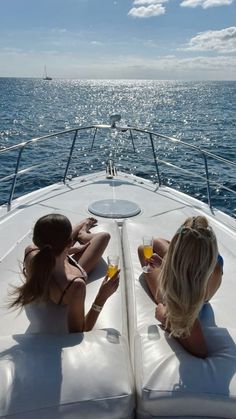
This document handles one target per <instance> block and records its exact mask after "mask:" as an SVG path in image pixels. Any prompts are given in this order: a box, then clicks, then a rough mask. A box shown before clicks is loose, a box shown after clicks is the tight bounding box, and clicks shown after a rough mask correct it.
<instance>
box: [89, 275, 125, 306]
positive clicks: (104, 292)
mask: <svg viewBox="0 0 236 419" xmlns="http://www.w3.org/2000/svg"><path fill="white" fill-rule="evenodd" d="M119 274H120V269H118V271H117V272H116V273H115V275H113V277H112V278H109V277H108V275H106V276H105V278H104V280H103V281H102V284H101V286H100V289H99V291H98V295H97V297H96V300H95V303H96V304H98V305H100V306H103V305H104V304H105V302H106V300H107V299H108V298H109V297H110V296H111V295H112V294H114V292H116V290H117V288H118V286H119V282H120V276H119Z"/></svg>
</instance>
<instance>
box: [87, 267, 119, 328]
mask: <svg viewBox="0 0 236 419" xmlns="http://www.w3.org/2000/svg"><path fill="white" fill-rule="evenodd" d="M119 273H120V270H118V271H117V272H116V274H115V275H114V276H113V277H112V278H111V279H110V278H108V276H105V278H104V280H103V282H102V285H101V287H100V289H99V291H98V294H97V296H96V298H95V300H94V303H93V304H92V307H91V308H90V310H89V312H88V313H87V315H86V317H85V324H84V331H86V332H88V331H89V330H92V328H93V326H94V325H95V323H96V321H97V318H98V316H99V314H100V312H101V311H102V308H103V306H104V304H105V302H106V300H107V299H108V298H109V297H110V296H111V295H112V294H114V292H115V291H116V290H117V288H118V286H119V280H120V278H119Z"/></svg>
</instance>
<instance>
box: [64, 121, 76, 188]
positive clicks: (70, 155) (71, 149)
mask: <svg viewBox="0 0 236 419" xmlns="http://www.w3.org/2000/svg"><path fill="white" fill-rule="evenodd" d="M77 134H78V129H77V130H76V131H75V135H74V138H73V141H72V144H71V148H70V154H69V157H68V160H67V164H66V169H65V173H64V176H63V183H65V182H66V176H67V172H68V169H69V166H70V162H71V157H72V154H73V150H74V146H75V140H76V137H77Z"/></svg>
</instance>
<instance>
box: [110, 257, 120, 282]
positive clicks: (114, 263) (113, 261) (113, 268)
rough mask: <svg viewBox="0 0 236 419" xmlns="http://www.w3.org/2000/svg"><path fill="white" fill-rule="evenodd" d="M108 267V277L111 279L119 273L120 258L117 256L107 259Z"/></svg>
mask: <svg viewBox="0 0 236 419" xmlns="http://www.w3.org/2000/svg"><path fill="white" fill-rule="evenodd" d="M107 262H108V267H107V275H108V276H109V278H112V277H113V276H114V275H115V273H116V272H117V271H118V265H119V256H116V255H109V256H108V257H107Z"/></svg>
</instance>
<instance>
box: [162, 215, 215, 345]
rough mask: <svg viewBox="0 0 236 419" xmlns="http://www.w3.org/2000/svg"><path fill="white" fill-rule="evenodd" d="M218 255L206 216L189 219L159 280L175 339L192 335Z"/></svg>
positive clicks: (172, 245)
mask: <svg viewBox="0 0 236 419" xmlns="http://www.w3.org/2000/svg"><path fill="white" fill-rule="evenodd" d="M217 255H218V248H217V241H216V237H215V234H214V232H213V230H212V229H211V227H210V226H209V224H208V221H207V219H206V218H205V217H202V216H198V217H191V218H188V219H187V220H186V221H185V222H184V224H183V225H182V226H181V227H180V228H179V229H178V230H177V232H176V234H175V235H174V237H173V239H172V240H171V242H170V246H169V249H168V252H167V254H166V257H165V259H164V263H163V267H162V270H161V273H160V277H159V278H160V290H161V292H162V295H163V298H164V303H165V305H166V328H167V329H169V330H170V332H171V334H172V335H173V336H175V337H186V336H188V335H189V334H190V331H191V328H192V327H193V324H194V322H195V320H196V319H197V317H198V314H199V311H200V309H201V307H202V305H203V304H204V301H205V295H206V288H207V283H208V279H209V276H210V275H211V273H212V272H213V270H214V267H215V265H216V262H217Z"/></svg>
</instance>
